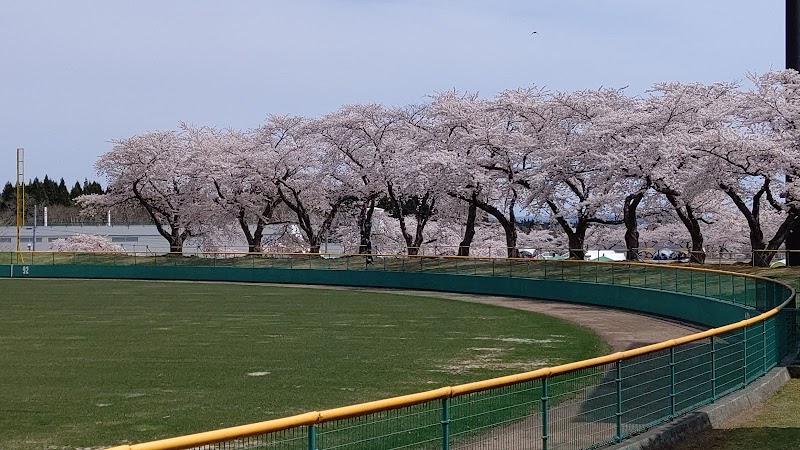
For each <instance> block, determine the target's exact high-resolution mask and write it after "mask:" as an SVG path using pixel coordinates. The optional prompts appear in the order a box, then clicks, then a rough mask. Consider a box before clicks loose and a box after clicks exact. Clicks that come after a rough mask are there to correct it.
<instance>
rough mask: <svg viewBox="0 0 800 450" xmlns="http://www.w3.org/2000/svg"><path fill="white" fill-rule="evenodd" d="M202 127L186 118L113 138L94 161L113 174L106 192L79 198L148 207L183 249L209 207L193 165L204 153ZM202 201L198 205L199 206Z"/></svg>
mask: <svg viewBox="0 0 800 450" xmlns="http://www.w3.org/2000/svg"><path fill="white" fill-rule="evenodd" d="M204 135H205V132H204V131H203V130H202V129H201V127H194V126H189V125H186V124H182V125H181V127H180V130H178V131H156V132H150V133H144V134H140V135H136V136H132V137H129V138H126V139H119V140H115V141H112V143H113V147H112V149H111V150H109V151H108V152H106V153H105V154H103V155H102V156H101V157H100V158H99V159H98V161H97V163H96V164H95V167H96V168H97V171H98V173H99V174H101V175H105V176H106V177H107V178H108V189H107V191H106V193H105V194H103V195H93V196H86V197H84V198H82V199H81V200H80V202H81V204H82V206H83V207H85V208H88V209H89V210H96V209H107V208H108V207H110V206H118V205H125V204H128V205H130V204H133V205H140V206H141V207H143V208H144V210H145V211H147V214H148V215H149V216H150V218H151V219H152V221H153V223H154V224H155V226H156V229H157V230H158V233H159V234H160V235H161V236H163V237H164V239H166V240H167V241H168V242H169V247H170V250H169V251H170V253H171V254H181V253H182V252H183V244H184V242H185V241H186V239H187V238H189V237H190V236H192V235H193V234H196V233H197V232H198V230H199V228H200V227H199V225H200V224H201V223H203V222H204V221H205V219H206V218H207V214H208V209H207V208H205V207H203V206H201V205H207V203H205V202H206V201H207V200H208V198H207V197H206V196H205V194H206V193H205V192H203V190H202V189H200V186H201V183H199V182H197V180H196V179H195V178H194V177H193V172H192V171H191V170H190V169H189V167H190V164H189V161H191V160H192V159H193V158H196V157H197V158H199V157H202V156H201V154H202V152H203V149H202V136H204ZM198 206H199V207H198Z"/></svg>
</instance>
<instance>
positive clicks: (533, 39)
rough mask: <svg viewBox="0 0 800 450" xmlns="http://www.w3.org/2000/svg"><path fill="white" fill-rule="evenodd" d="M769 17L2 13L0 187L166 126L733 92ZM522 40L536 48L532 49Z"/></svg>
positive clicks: (249, 10) (613, 2) (70, 167)
mask: <svg viewBox="0 0 800 450" xmlns="http://www.w3.org/2000/svg"><path fill="white" fill-rule="evenodd" d="M783 8H784V1H782V0H760V1H755V0H750V1H744V0H671V1H664V0H660V1H650V0H591V1H590V0H551V1H536V0H527V1H525V0H519V1H511V0H508V1H502V0H497V1H488V0H487V1H455V0H453V1H413V0H407V1H400V0H329V1H303V0H299V1H281V2H279V1H254V0H237V1H222V0H219V1H204V0H183V1H175V0H170V1H165V0H159V1H154V0H130V1H122V0H118V1H112V0H71V1H64V0H54V1H40V0H0V105H2V109H0V180H12V179H13V178H14V177H15V170H14V161H15V149H16V148H17V147H24V148H25V149H26V157H27V168H26V175H27V177H28V178H33V176H39V177H42V176H44V175H45V173H46V174H49V175H50V176H53V177H56V178H59V177H62V176H63V177H64V178H65V179H66V180H67V182H68V183H69V184H71V183H74V181H75V180H77V179H80V180H82V179H83V178H84V177H88V178H90V179H92V178H96V174H95V171H94V168H93V164H94V162H95V160H96V158H97V157H98V156H99V155H101V154H102V153H104V152H105V151H106V150H108V148H109V144H108V141H109V140H110V139H114V138H121V137H127V136H130V135H133V134H137V133H142V132H146V131H150V130H157V129H173V128H175V127H176V126H177V124H178V122H179V121H187V122H192V123H196V124H208V125H214V126H218V127H228V126H230V127H237V128H250V127H255V126H257V125H258V124H259V123H260V122H261V121H262V120H263V119H264V117H266V115H267V114H268V113H296V114H307V115H317V114H322V113H325V112H328V111H332V110H335V109H336V108H338V107H339V106H340V105H342V104H344V103H355V102H380V103H384V104H388V105H402V104H407V103H412V102H417V101H420V100H422V99H423V98H424V96H425V95H427V94H430V93H434V92H436V91H443V90H447V89H453V88H456V89H459V90H467V91H479V92H480V93H481V94H482V95H483V96H491V95H493V94H494V93H496V92H498V91H501V90H503V89H507V88H514V87H518V86H526V85H531V84H536V85H543V86H547V87H549V88H551V89H554V90H575V89H584V88H597V87H600V86H611V87H623V86H629V88H628V89H629V92H630V93H633V94H638V93H642V92H643V91H644V90H646V89H647V88H648V87H649V86H650V85H651V84H652V83H654V82H658V81H673V80H675V81H685V82H689V81H704V82H711V81H719V80H735V79H742V78H744V77H745V75H746V74H747V73H748V72H754V71H755V72H764V71H767V70H770V69H781V68H783V65H784V37H783V36H784V18H783V17H784V15H783V14H784V11H783ZM532 31H537V33H536V34H534V35H531V32H532Z"/></svg>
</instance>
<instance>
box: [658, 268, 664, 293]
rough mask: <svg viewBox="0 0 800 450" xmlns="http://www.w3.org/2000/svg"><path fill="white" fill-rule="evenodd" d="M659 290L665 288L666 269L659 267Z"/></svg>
mask: <svg viewBox="0 0 800 450" xmlns="http://www.w3.org/2000/svg"><path fill="white" fill-rule="evenodd" d="M658 290H659V291H663V290H664V269H661V268H659V269H658Z"/></svg>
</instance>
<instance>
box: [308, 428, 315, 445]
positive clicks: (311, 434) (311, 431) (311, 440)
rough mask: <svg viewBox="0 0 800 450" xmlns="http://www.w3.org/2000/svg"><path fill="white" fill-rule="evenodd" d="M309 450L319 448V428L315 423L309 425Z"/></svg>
mask: <svg viewBox="0 0 800 450" xmlns="http://www.w3.org/2000/svg"><path fill="white" fill-rule="evenodd" d="M308 450H317V428H316V427H315V426H314V425H309V426H308Z"/></svg>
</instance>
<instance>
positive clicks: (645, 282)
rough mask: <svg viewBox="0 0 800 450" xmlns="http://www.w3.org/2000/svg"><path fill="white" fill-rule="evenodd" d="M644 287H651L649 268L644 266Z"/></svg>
mask: <svg viewBox="0 0 800 450" xmlns="http://www.w3.org/2000/svg"><path fill="white" fill-rule="evenodd" d="M644 287H649V286H648V285H647V266H644Z"/></svg>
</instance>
